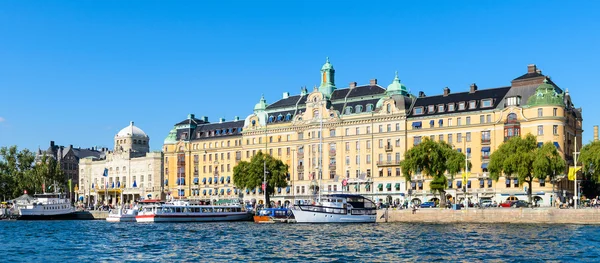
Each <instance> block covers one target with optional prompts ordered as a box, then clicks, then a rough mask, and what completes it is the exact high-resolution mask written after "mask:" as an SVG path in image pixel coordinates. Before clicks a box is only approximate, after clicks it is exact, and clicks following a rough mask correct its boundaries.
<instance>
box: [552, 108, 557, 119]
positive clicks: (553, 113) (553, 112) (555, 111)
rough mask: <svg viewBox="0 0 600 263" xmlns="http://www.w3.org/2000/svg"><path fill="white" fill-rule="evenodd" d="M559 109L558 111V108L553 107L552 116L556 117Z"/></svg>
mask: <svg viewBox="0 0 600 263" xmlns="http://www.w3.org/2000/svg"><path fill="white" fill-rule="evenodd" d="M557 111H558V109H557V108H554V109H552V116H554V117H556V113H557Z"/></svg>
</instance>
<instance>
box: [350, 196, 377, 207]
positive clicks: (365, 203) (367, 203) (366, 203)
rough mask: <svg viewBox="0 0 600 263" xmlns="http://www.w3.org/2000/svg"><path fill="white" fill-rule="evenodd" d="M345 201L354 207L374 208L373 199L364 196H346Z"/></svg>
mask: <svg viewBox="0 0 600 263" xmlns="http://www.w3.org/2000/svg"><path fill="white" fill-rule="evenodd" d="M346 202H347V203H348V204H350V205H352V207H354V208H366V209H375V208H376V206H375V203H373V201H371V200H369V199H366V198H364V197H348V199H347V200H346Z"/></svg>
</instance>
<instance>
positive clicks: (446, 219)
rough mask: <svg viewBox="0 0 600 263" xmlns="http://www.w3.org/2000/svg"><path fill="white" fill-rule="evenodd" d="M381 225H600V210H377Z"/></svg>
mask: <svg viewBox="0 0 600 263" xmlns="http://www.w3.org/2000/svg"><path fill="white" fill-rule="evenodd" d="M377 222H380V223H384V222H388V223H391V222H403V223H518V224H600V209H590V208H586V209H556V208H491V209H468V210H450V209H439V208H432V209H428V208H424V209H419V210H417V211H416V213H415V214H413V213H412V210H410V209H403V210H387V220H386V210H384V209H383V210H378V211H377Z"/></svg>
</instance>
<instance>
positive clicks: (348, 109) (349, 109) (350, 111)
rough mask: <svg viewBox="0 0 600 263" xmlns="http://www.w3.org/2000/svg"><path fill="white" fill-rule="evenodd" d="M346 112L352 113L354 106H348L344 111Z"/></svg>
mask: <svg viewBox="0 0 600 263" xmlns="http://www.w3.org/2000/svg"><path fill="white" fill-rule="evenodd" d="M344 114H352V107H350V106H348V107H346V111H345V112H344Z"/></svg>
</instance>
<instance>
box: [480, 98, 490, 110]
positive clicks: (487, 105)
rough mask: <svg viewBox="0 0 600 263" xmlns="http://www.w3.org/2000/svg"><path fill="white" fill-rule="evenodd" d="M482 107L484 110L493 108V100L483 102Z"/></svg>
mask: <svg viewBox="0 0 600 263" xmlns="http://www.w3.org/2000/svg"><path fill="white" fill-rule="evenodd" d="M481 107H482V108H489V107H492V100H491V99H485V100H481Z"/></svg>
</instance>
